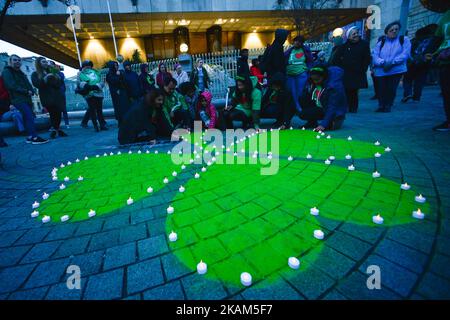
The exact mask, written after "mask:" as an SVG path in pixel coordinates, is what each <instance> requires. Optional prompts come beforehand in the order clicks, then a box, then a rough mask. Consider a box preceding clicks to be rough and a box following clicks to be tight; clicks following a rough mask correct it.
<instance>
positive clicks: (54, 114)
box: [44, 105, 62, 130]
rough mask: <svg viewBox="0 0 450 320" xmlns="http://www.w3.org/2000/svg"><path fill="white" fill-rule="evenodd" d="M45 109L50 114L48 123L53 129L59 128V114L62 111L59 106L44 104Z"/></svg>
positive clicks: (60, 114)
mask: <svg viewBox="0 0 450 320" xmlns="http://www.w3.org/2000/svg"><path fill="white" fill-rule="evenodd" d="M44 108H45V109H47V111H48V114H49V115H50V124H51V126H52V127H53V129H55V130H59V127H60V125H61V116H62V111H61V108H60V107H59V106H52V105H46V106H44Z"/></svg>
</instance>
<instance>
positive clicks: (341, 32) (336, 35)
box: [333, 28, 344, 38]
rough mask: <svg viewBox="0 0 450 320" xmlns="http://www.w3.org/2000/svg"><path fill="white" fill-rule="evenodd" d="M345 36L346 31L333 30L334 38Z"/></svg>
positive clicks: (340, 29)
mask: <svg viewBox="0 0 450 320" xmlns="http://www.w3.org/2000/svg"><path fill="white" fill-rule="evenodd" d="M343 34H344V29H342V28H336V29H334V30H333V37H334V38H337V37H342V35H343Z"/></svg>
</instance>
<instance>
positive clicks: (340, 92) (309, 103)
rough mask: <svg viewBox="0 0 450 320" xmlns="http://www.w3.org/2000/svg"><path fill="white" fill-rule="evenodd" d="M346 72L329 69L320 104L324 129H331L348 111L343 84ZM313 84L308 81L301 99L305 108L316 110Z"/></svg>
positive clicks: (338, 69) (321, 123)
mask: <svg viewBox="0 0 450 320" xmlns="http://www.w3.org/2000/svg"><path fill="white" fill-rule="evenodd" d="M343 78H344V70H342V69H341V68H339V67H328V75H327V79H326V80H325V83H324V85H323V89H322V90H323V91H322V94H321V95H320V98H319V100H320V104H321V105H322V107H323V109H324V113H325V117H324V118H323V120H322V121H321V122H320V125H321V126H322V127H324V128H327V127H329V125H330V124H331V122H332V121H333V120H334V119H335V118H336V117H340V116H345V114H346V113H347V110H348V104H347V98H346V96H345V89H344V84H343ZM313 90H314V85H313V83H312V82H311V81H310V80H308V82H307V83H306V86H305V89H304V90H303V94H302V96H301V97H300V104H301V105H302V106H303V108H315V107H316V103H315V102H314V100H313V96H312V95H313Z"/></svg>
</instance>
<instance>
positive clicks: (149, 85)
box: [139, 63, 155, 95]
mask: <svg viewBox="0 0 450 320" xmlns="http://www.w3.org/2000/svg"><path fill="white" fill-rule="evenodd" d="M140 68H141V74H140V75H139V88H140V89H141V93H142V94H143V95H145V94H146V93H150V92H151V91H152V90H153V89H155V78H154V77H153V76H152V75H151V74H150V73H149V70H148V64H147V63H142V64H141V66H140Z"/></svg>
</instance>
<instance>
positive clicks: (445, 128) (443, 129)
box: [433, 122, 450, 132]
mask: <svg viewBox="0 0 450 320" xmlns="http://www.w3.org/2000/svg"><path fill="white" fill-rule="evenodd" d="M433 130H434V131H440V132H446V131H450V123H448V122H444V123H442V124H440V125H438V126H436V127H434V128H433Z"/></svg>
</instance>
